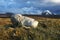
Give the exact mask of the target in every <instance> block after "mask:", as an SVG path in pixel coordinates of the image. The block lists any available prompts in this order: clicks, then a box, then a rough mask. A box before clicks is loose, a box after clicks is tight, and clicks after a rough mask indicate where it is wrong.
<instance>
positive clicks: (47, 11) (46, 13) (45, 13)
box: [42, 10, 55, 15]
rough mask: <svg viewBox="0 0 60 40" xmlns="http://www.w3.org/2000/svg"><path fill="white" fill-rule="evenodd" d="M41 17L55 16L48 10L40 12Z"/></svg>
mask: <svg viewBox="0 0 60 40" xmlns="http://www.w3.org/2000/svg"><path fill="white" fill-rule="evenodd" d="M42 15H55V14H54V13H52V12H50V11H49V10H45V11H43V12H42Z"/></svg>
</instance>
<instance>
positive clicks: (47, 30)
mask: <svg viewBox="0 0 60 40" xmlns="http://www.w3.org/2000/svg"><path fill="white" fill-rule="evenodd" d="M33 18H35V19H36V20H38V21H39V25H38V27H37V28H36V29H34V28H30V29H25V28H23V27H16V28H12V26H11V25H12V23H11V20H10V18H0V40H60V19H55V18H44V17H39V19H37V18H36V17H33Z"/></svg>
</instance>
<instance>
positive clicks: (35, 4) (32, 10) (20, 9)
mask: <svg viewBox="0 0 60 40" xmlns="http://www.w3.org/2000/svg"><path fill="white" fill-rule="evenodd" d="M43 10H50V11H51V12H53V13H56V14H60V0H0V13H5V12H12V13H21V14H24V13H26V14H40V13H41V12H42V11H43Z"/></svg>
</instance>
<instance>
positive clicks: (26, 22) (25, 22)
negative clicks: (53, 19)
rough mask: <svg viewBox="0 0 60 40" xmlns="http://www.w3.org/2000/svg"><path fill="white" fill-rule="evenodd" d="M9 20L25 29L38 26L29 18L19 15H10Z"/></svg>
mask: <svg viewBox="0 0 60 40" xmlns="http://www.w3.org/2000/svg"><path fill="white" fill-rule="evenodd" d="M11 20H12V22H13V23H20V24H22V27H26V28H30V27H33V28H36V27H37V26H38V21H36V20H35V19H33V18H30V17H26V16H22V15H21V14H15V15H12V17H11Z"/></svg>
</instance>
